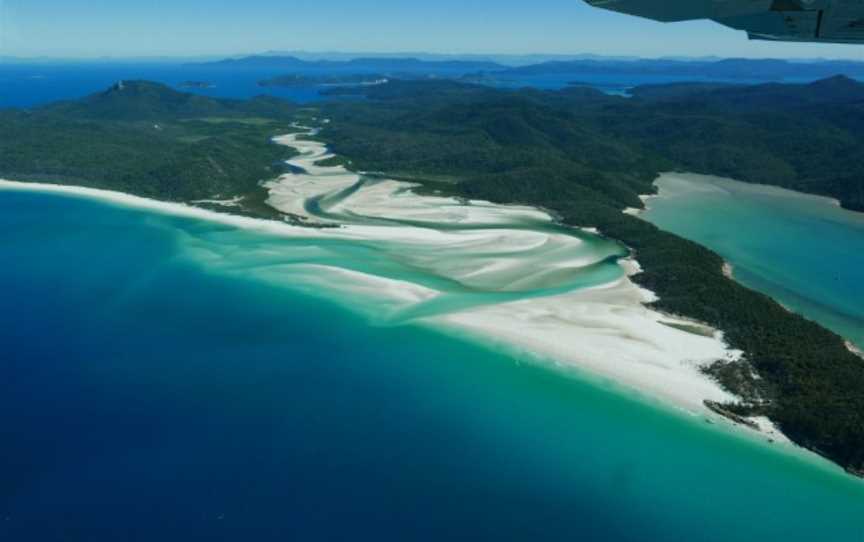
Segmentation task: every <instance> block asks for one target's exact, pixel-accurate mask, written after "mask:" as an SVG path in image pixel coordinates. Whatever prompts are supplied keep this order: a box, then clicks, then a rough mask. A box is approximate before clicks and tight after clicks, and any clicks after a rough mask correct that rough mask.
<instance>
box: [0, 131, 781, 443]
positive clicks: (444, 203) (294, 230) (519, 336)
mask: <svg viewBox="0 0 864 542" xmlns="http://www.w3.org/2000/svg"><path fill="white" fill-rule="evenodd" d="M309 135H312V134H310V133H296V134H291V135H288V136H283V137H281V138H277V140H276V141H277V142H278V143H280V144H288V145H294V144H295V143H296V144H297V147H295V148H297V150H298V151H300V153H301V154H300V156H299V157H296V158H294V159H293V160H291V161H289V163H290V164H291V165H292V166H294V167H295V168H297V171H296V172H294V173H288V174H286V175H283V176H281V177H280V178H279V179H277V180H275V181H271V182H269V183H268V184H267V187H268V188H269V190H270V192H271V196H270V198H271V199H270V200H269V201H270V203H271V205H273V206H274V207H276V208H277V209H278V210H280V211H282V212H288V211H289V210H290V212H292V213H294V212H296V213H297V214H299V215H300V216H301V217H303V218H304V224H305V223H310V222H311V223H315V222H322V223H328V222H329V223H332V225H336V226H338V227H334V228H326V229H321V228H310V227H304V226H298V225H296V224H290V223H284V222H278V221H275V220H266V219H257V218H248V217H242V216H237V215H232V214H229V213H230V208H226V210H227V211H228V212H217V211H211V210H206V209H201V208H197V207H193V206H190V205H187V204H184V203H171V202H159V201H156V200H150V199H147V198H142V197H138V196H132V195H128V194H123V193H119V192H112V191H105V190H99V189H92V188H83V187H70V186H65V185H51V184H34V183H19V182H15V181H0V189H2V188H7V189H10V188H11V189H21V190H31V191H34V190H35V191H43V192H53V193H59V194H66V195H74V196H83V197H89V198H96V199H99V200H103V201H108V202H111V203H115V204H120V205H124V206H130V207H134V208H139V209H144V210H148V211H156V212H162V213H167V214H171V215H176V216H184V217H189V218H195V219H203V220H208V221H215V222H219V223H223V224H226V225H230V226H234V227H237V228H243V229H252V230H256V231H260V232H261V233H265V234H268V235H276V236H281V237H291V238H303V239H341V240H347V241H362V242H370V241H371V242H375V243H387V244H393V243H396V244H403V248H402V249H400V250H401V251H402V252H403V255H402V256H400V257H404V253H407V252H410V251H414V252H427V253H428V252H431V253H432V254H431V256H427V257H425V258H421V259H418V260H416V261H412V262H410V263H411V264H412V265H414V266H419V267H421V268H423V267H424V266H426V268H428V269H430V270H431V271H432V272H434V273H438V274H442V273H443V277H444V278H445V279H447V280H452V281H455V282H457V283H459V284H461V285H463V286H465V287H468V288H472V289H481V290H483V288H484V287H485V290H483V291H482V292H481V293H482V294H484V295H485V294H495V295H497V294H500V295H502V296H503V297H502V298H501V299H497V298H496V299H495V300H494V302H480V303H468V304H466V305H459V306H456V307H455V308H453V307H450V306H447V303H446V298H447V297H448V294H452V293H448V292H442V291H440V290H437V289H436V288H435V287H430V285H429V284H421V283H413V282H411V281H406V280H400V279H398V278H396V277H392V276H383V275H382V276H378V275H375V274H374V273H373V274H370V273H364V272H359V271H357V270H354V269H348V268H340V267H338V266H332V265H325V266H320V265H312V264H310V265H305V266H302V269H300V267H297V268H295V273H294V274H292V275H291V278H292V279H295V280H296V281H297V284H294V285H293V287H296V288H300V289H303V290H304V291H307V292H309V293H313V294H314V295H320V296H325V297H328V298H329V296H327V295H326V294H325V293H323V292H328V291H336V292H338V291H340V290H341V291H342V292H343V294H344V293H347V294H349V296H348V298H343V296H341V295H340V296H334V297H339V298H343V299H341V301H342V303H343V304H347V305H348V306H349V308H351V309H353V310H357V311H359V312H361V313H364V314H365V315H366V316H367V317H368V318H369V319H370V320H371V321H373V322H376V321H377V322H379V323H380V324H383V325H393V324H394V323H396V324H398V323H403V322H412V323H417V324H421V325H426V326H430V327H432V328H435V329H438V330H443V331H445V332H447V333H448V334H451V335H458V336H462V337H465V338H470V339H471V340H475V341H478V342H481V343H483V344H485V345H491V346H494V347H496V348H504V349H506V350H508V351H510V352H514V353H521V355H524V356H527V357H528V358H530V359H533V360H535V361H536V360H543V361H542V362H543V363H544V364H547V365H550V366H554V367H555V368H557V369H561V370H564V371H565V372H569V371H571V370H575V371H576V372H577V373H578V374H581V375H583V376H586V377H589V378H591V379H596V380H598V381H601V382H603V381H605V382H607V383H608V382H611V383H614V385H615V386H617V387H621V388H623V389H626V390H629V391H630V392H631V393H635V394H636V395H637V396H640V397H644V398H650V399H651V400H652V402H655V401H656V402H657V404H659V405H663V406H665V407H671V408H672V409H674V410H679V411H682V412H686V413H688V414H689V415H691V416H693V415H696V416H700V417H702V418H704V419H706V420H711V421H712V422H713V421H722V423H723V425H726V426H729V427H730V428H733V429H734V428H736V426H737V424H736V423H735V422H734V420H728V419H727V418H724V417H722V416H720V415H719V414H717V413H716V412H713V411H711V410H710V409H709V408H707V407H706V404H705V401H714V402H720V403H725V402H735V401H737V400H738V397H736V396H734V395H732V394H730V393H729V392H727V391H726V390H724V389H723V388H722V387H721V386H720V385H719V384H718V383H717V382H716V381H715V380H713V379H712V378H711V377H709V376H707V375H705V374H704V373H703V372H702V369H703V368H704V367H705V366H707V365H710V364H712V363H714V362H716V361H718V360H724V359H725V360H734V359H737V358H738V357H740V355H741V354H742V353H741V352H740V351H734V350H730V349H729V348H728V346H727V345H726V344H725V342H724V341H723V334H722V332H719V331H717V330H714V329H710V328H707V327H705V326H703V327H705V329H700V330H698V331H699V333H694V332H693V328H694V327H695V325H696V324H698V323H695V322H692V321H689V320H686V319H682V318H679V317H676V316H674V315H669V314H664V313H661V312H658V311H655V310H652V309H650V308H649V307H647V306H646V303H650V302H652V301H656V300H657V297H656V295H655V294H653V292H650V291H649V290H646V289H644V288H641V287H639V286H637V285H636V284H635V283H634V282H632V281H631V280H630V277H631V276H633V275H635V274H638V273H639V272H641V267H640V266H639V262H638V260H636V259H635V258H634V257H633V256H632V254H631V255H630V256H627V257H619V258H618V259H617V264H616V265H617V266H618V267H620V270H621V271H620V276H618V277H615V278H614V279H613V280H607V281H605V282H603V283H600V284H594V285H591V286H588V287H583V288H577V289H575V290H566V289H565V290H563V291H558V292H552V293H545V294H543V295H534V293H533V291H532V294H531V295H519V294H520V292H521V293H523V294H524V293H525V292H527V291H530V290H532V288H535V289H536V288H537V287H538V286H542V285H546V283H547V282H548V281H550V280H554V279H555V277H554V276H553V277H551V278H550V277H549V276H548V273H547V274H546V275H544V274H543V273H538V267H539V266H538V265H537V263H538V262H537V261H536V260H535V261H530V258H528V259H529V261H528V262H527V265H526V262H525V261H523V260H525V259H526V257H525V256H526V255H528V256H531V255H532V251H538V250H540V247H548V246H549V245H552V246H553V248H554V250H552V251H551V253H552V254H557V253H562V252H563V253H572V252H578V251H579V250H581V249H583V248H584V246H583V245H585V241H583V240H582V239H579V238H573V237H566V238H561V239H552V238H550V236H549V235H548V234H546V233H544V234H542V235H538V234H537V233H536V232H531V231H527V230H524V229H523V230H518V229H517V230H508V229H506V226H507V225H508V223H510V222H513V221H516V222H518V223H520V224H521V223H527V224H545V225H547V226H548V225H552V224H555V220H554V217H552V216H550V215H549V214H548V213H545V212H543V211H542V210H538V209H536V208H532V207H526V206H518V205H512V206H507V205H497V204H491V203H489V202H479V201H478V202H464V201H457V200H455V199H452V198H444V197H438V196H419V195H417V194H415V193H414V192H413V191H412V190H411V189H412V188H413V187H414V186H415V185H413V184H411V183H405V182H399V181H390V180H378V181H375V182H374V183H370V184H369V186H368V187H365V188H364V190H362V191H359V192H360V193H359V195H358V193H357V192H354V193H353V194H352V195H351V197H350V198H348V200H347V201H346V199H343V198H341V195H343V193H345V192H346V191H350V189H353V188H352V187H354V186H355V185H356V184H357V183H358V181H359V180H360V179H361V176H360V175H358V174H355V173H352V172H350V171H348V170H347V169H345V168H344V167H342V166H318V165H317V162H320V161H321V160H326V159H327V158H329V157H331V156H332V155H331V154H329V151H328V150H327V149H326V146H325V145H324V144H323V143H320V142H316V141H312V140H310V139H299V138H303V137H308V136H309ZM337 196H339V197H337ZM651 197H657V196H648V197H646V200H647V199H650V198H651ZM309 201H315V202H316V204H318V205H321V204H322V203H323V206H322V208H321V209H322V210H323V216H324V218H323V219H322V217H321V216H317V215H315V213H311V212H310V208H309V206H308V202H309ZM330 214H333V215H334V216H335V218H346V217H347V218H348V223H347V224H346V223H342V222H340V221H339V220H336V219H330V218H329V216H330ZM369 216H375V217H377V218H378V219H379V220H382V223H380V224H377V223H371V224H370V223H359V224H358V223H351V219H352V218H359V219H366V218H368V217H369ZM382 216H384V217H385V219H381V218H380V217H382ZM408 219H411V223H410V224H408V225H406V224H403V223H402V222H401V221H405V220H408ZM307 221H308V222H307ZM361 222H362V220H361ZM442 222H444V223H447V224H448V225H459V226H461V227H464V228H465V229H464V230H457V231H448V230H443V231H442V230H441V229H440V224H441V223H442ZM574 230H576V229H574ZM579 231H580V232H581V235H583V236H591V237H598V238H601V237H602V234H601V233H600V232H596V233H595V232H594V231H590V230H588V231H585V230H584V229H583V230H579ZM490 232H494V234H491V233H490ZM574 233H575V231H574ZM502 243H503V245H504V246H506V247H507V248H508V249H509V250H512V251H513V255H512V257H511V258H510V259H511V260H512V261H509V262H508V261H506V259H505V260H502V258H501V255H500V248H499V247H500V246H502ZM405 246H407V247H408V248H409V249H410V250H408V251H406V250H404V247H405ZM453 247H457V248H460V249H467V250H470V251H471V253H472V254H476V253H477V252H478V251H479V252H480V253H481V254H482V253H483V252H484V251H486V252H488V253H489V254H488V256H487V257H483V258H480V259H478V260H477V261H476V262H472V263H471V264H469V265H468V266H467V267H466V266H465V265H464V262H463V263H461V264H460V265H459V266H458V267H459V269H455V270H454V269H445V268H443V267H442V266H441V265H439V264H438V263H435V262H436V260H440V254H441V252H440V251H441V250H452V249H453ZM566 247H569V248H566ZM492 249H494V250H492ZM543 256H544V257H545V255H543ZM556 257H559V256H556ZM430 261H431V262H432V263H430ZM597 261H598V259H597V256H596V255H593V256H591V255H588V256H586V255H584V254H583V255H581V256H579V257H575V258H574V257H569V256H568V257H567V258H565V259H563V260H561V261H557V262H554V263H553V265H551V266H548V267H553V268H556V269H559V270H560V269H568V268H579V267H586V266H591V265H596V264H597ZM546 263H548V262H545V261H544V267H546V265H545V264H546ZM472 266H473V267H472ZM448 273H449V275H448ZM523 275H528V276H529V278H528V279H524V277H523ZM262 276H264V278H265V279H266V280H272V281H276V282H280V281H282V282H284V277H282V276H280V274H278V273H265V274H263V275H262ZM514 276H519V280H521V281H522V282H521V284H520V283H519V282H518V281H514V278H513V277H514ZM490 280H491V281H492V282H493V283H494V281H496V280H503V282H502V283H501V284H500V285H498V287H497V288H491V289H490V288H489V284H490ZM532 281H533V282H532ZM513 284H516V286H515V287H514V286H513ZM352 296H353V297H354V299H353V300H352V299H351V298H352ZM451 297H452V296H451ZM481 297H482V296H481ZM357 298H361V299H362V298H366V299H368V298H374V299H377V300H378V301H377V302H378V305H377V308H376V309H372V310H369V309H368V308H364V306H363V303H362V302H358V300H357ZM442 307H443V308H442ZM381 309H383V310H381ZM688 330H689V331H688ZM562 338H563V339H562ZM610 360H615V361H614V363H610ZM766 422H767V423H766ZM757 423H758V425H759V426H760V429H759V430H758V431H756V430H752V429H749V428H745V430H744V431H743V433H745V434H747V435H748V437H753V438H756V439H757V440H760V441H764V440H766V439H767V440H768V441H769V442H774V441H776V442H786V439H785V437H782V436H781V435H780V434H779V432H777V430H776V428H774V427H773V426H772V425H771V424H770V422H768V421H767V420H764V421H760V422H757ZM735 432H736V433H737V432H739V431H735Z"/></svg>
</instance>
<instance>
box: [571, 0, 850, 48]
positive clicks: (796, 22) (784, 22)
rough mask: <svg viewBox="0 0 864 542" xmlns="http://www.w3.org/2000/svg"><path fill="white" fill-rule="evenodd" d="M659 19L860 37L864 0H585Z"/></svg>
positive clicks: (755, 35)
mask: <svg viewBox="0 0 864 542" xmlns="http://www.w3.org/2000/svg"><path fill="white" fill-rule="evenodd" d="M586 2H588V3H589V4H591V5H592V6H595V7H598V8H603V9H609V10H612V11H619V12H621V13H627V14H630V15H637V16H640V17H647V18H649V19H654V20H657V21H664V22H673V21H690V20H697V19H710V20H713V21H716V22H718V23H720V24H724V25H726V26H729V27H732V28H735V29H737V30H743V31H745V32H747V34H748V35H749V36H750V38H751V39H762V40H773V41H812V42H826V43H864V0H586Z"/></svg>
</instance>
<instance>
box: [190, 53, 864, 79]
mask: <svg viewBox="0 0 864 542" xmlns="http://www.w3.org/2000/svg"><path fill="white" fill-rule="evenodd" d="M191 65H194V66H198V67H201V66H206V67H212V68H226V69H262V68H264V69H272V70H274V71H277V70H278V71H281V72H283V73H290V72H303V71H330V72H342V73H375V74H384V75H393V74H413V75H417V74H430V75H435V74H437V75H441V76H454V77H461V76H466V75H470V76H475V77H479V76H486V77H490V76H491V77H494V78H501V79H507V78H517V77H525V76H535V75H537V76H542V75H556V74H557V75H566V74H574V75H576V74H583V75H589V74H591V75H600V74H602V75H616V74H620V75H622V76H623V75H627V76H633V75H667V76H675V77H690V76H692V77H693V78H694V79H705V78H710V79H728V80H736V79H740V80H756V81H758V80H765V81H771V80H783V79H796V78H800V79H821V78H827V77H831V76H834V75H839V74H842V75H847V76H849V77H857V78H861V77H864V62H854V61H846V60H821V61H813V62H804V61H790V60H773V59H747V58H729V59H721V60H716V59H701V60H682V59H641V60H640V59H636V60H629V59H619V58H608V59H605V58H601V57H595V58H580V59H576V60H554V61H548V62H540V63H538V64H530V65H524V66H518V67H512V66H505V65H503V64H499V63H497V62H492V61H489V60H482V59H475V60H465V59H437V60H428V59H418V58H409V57H404V58H392V57H377V56H376V57H364V58H351V59H345V60H330V59H310V60H304V59H301V58H298V57H296V56H280V55H256V56H248V57H243V58H231V59H226V60H220V61H217V62H206V63H196V64H191Z"/></svg>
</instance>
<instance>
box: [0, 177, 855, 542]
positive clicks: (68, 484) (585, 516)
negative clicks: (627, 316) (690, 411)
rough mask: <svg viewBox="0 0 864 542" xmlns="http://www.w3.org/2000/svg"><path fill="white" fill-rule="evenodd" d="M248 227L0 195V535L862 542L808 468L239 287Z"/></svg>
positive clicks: (674, 421)
mask: <svg viewBox="0 0 864 542" xmlns="http://www.w3.org/2000/svg"><path fill="white" fill-rule="evenodd" d="M263 235H264V234H262V233H260V232H255V231H244V230H238V229H235V228H232V227H229V226H225V225H222V224H218V223H210V222H207V221H203V220H198V219H190V218H178V217H172V216H168V215H162V214H157V213H153V212H145V211H140V210H134V209H129V208H123V207H119V206H114V205H108V204H104V203H100V202H97V201H93V200H87V199H80V198H75V197H67V196H57V195H49V194H42V193H33V192H27V191H17V190H0V247H2V250H0V285H2V295H0V345H2V355H0V442H2V446H0V540H3V541H10V542H13V541H14V542H32V541H37V542H54V541H57V542H79V541H80V542H93V541H106V542H107V541H110V542H117V541H126V540H134V541H151V540H159V541H163V542H173V541H178V542H179V541H182V542H190V541H198V540H201V541H204V540H207V541H213V540H226V541H228V540H231V541H236V540H255V541H284V540H351V539H362V540H387V541H390V540H392V541H404V540H430V541H432V540H435V541H439V540H492V539H494V540H514V541H517V540H529V539H536V540H604V541H633V542H635V541H640V542H641V541H646V540H652V541H653V540H657V541H660V540H662V541H682V542H690V541H694V540H698V541H717V542H738V541H740V542H745V541H747V542H749V541H754V540H784V541H786V542H794V541H808V542H809V541H812V540H831V541H834V540H836V541H850V542H855V541H862V540H864V520H862V517H864V515H862V512H864V483H862V482H861V481H859V480H856V479H853V478H852V477H850V476H848V475H845V474H843V473H842V472H840V471H839V469H837V468H836V467H834V466H832V465H830V464H828V463H827V462H824V461H822V460H819V459H816V458H815V457H813V456H810V455H805V454H803V453H801V452H797V451H794V450H789V449H785V448H778V446H779V445H773V446H772V445H769V444H767V443H765V442H760V441H757V440H756V439H755V438H754V437H749V436H746V435H742V434H739V433H734V432H732V430H730V429H728V428H725V427H721V426H720V425H710V424H707V423H705V421H704V420H703V419H701V418H700V417H690V416H687V415H684V414H680V413H677V412H672V411H667V410H665V409H663V408H661V407H659V406H657V405H655V404H653V403H650V402H647V401H645V400H642V399H640V398H639V397H637V396H634V395H632V394H631V393H629V392H623V391H621V390H618V389H616V388H614V387H613V386H612V385H611V384H605V383H599V382H594V381H589V380H582V379H581V377H579V376H578V375H575V374H574V375H570V376H565V375H563V374H561V373H559V372H557V371H554V370H552V369H549V368H544V367H541V366H538V365H536V364H533V363H530V362H529V361H527V360H525V359H522V358H521V357H520V356H517V355H513V354H508V353H506V352H504V351H501V350H496V349H494V348H492V347H487V346H484V345H482V344H475V343H470V342H465V341H463V340H459V339H456V338H453V337H450V336H445V335H441V334H439V333H436V332H434V331H430V330H427V329H422V328H419V327H413V326H411V325H403V326H398V327H392V326H385V327H377V326H374V325H372V324H370V322H368V321H367V320H365V319H364V318H362V317H360V316H358V315H357V314H355V313H354V312H352V311H351V310H349V308H345V307H342V306H340V305H336V304H334V303H331V302H329V301H326V300H325V299H326V298H327V296H326V295H324V296H317V295H316V296H314V297H310V296H309V295H308V294H305V293H301V292H299V291H297V290H295V289H294V288H292V282H291V274H290V271H286V273H285V277H284V280H283V281H282V282H281V283H280V282H278V281H277V282H273V281H268V282H266V283H265V282H261V281H258V280H256V279H255V278H254V276H255V274H254V273H253V272H252V271H253V270H254V262H250V260H249V258H248V256H246V255H245V254H244V249H245V248H250V249H254V248H256V247H258V244H259V243H260V242H262V239H264V238H263V237H262V236H263ZM266 241H267V243H268V244H267V250H268V252H269V253H270V254H271V255H270V257H267V258H266V259H265V260H264V261H263V262H262V265H266V266H269V265H271V264H272V252H273V251H278V250H285V251H291V250H297V247H296V244H290V243H286V244H285V246H284V247H282V248H280V246H279V242H278V240H276V239H266ZM211 251H218V252H219V253H220V254H223V255H224V257H225V258H226V260H225V262H224V263H225V266H220V267H213V266H211V265H209V263H208V262H209V260H208V259H207V258H202V257H201V255H202V254H205V253H208V252H211ZM252 252H254V251H252ZM232 254H236V255H238V262H240V263H242V266H243V268H244V269H246V270H247V271H248V272H244V273H237V272H236V270H235V272H232V273H224V272H223V270H224V268H225V267H227V268H230V267H231V266H230V263H231V255H232Z"/></svg>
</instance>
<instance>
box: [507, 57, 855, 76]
mask: <svg viewBox="0 0 864 542" xmlns="http://www.w3.org/2000/svg"><path fill="white" fill-rule="evenodd" d="M567 73H574V74H575V73H581V74H604V75H614V74H622V75H625V74H626V75H638V74H645V75H674V76H693V77H700V78H705V77H709V78H716V79H756V80H758V79H764V80H776V79H785V78H795V77H800V78H807V79H816V78H824V77H831V76H833V75H838V74H844V75H848V76H850V77H862V76H864V62H853V61H846V60H824V61H817V62H796V61H789V60H773V59H749V58H727V59H722V60H713V59H712V60H675V59H650V60H649V59H646V60H572V61H555V62H543V63H540V64H534V65H530V66H521V67H518V68H509V69H507V70H505V71H504V72H501V73H499V75H504V76H507V75H509V76H525V75H549V74H567Z"/></svg>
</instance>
